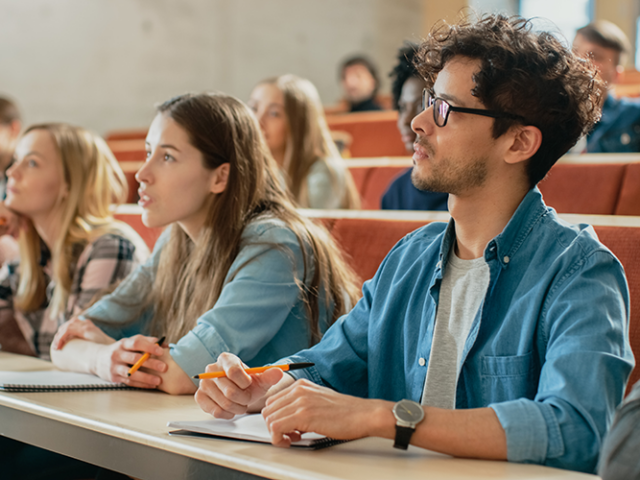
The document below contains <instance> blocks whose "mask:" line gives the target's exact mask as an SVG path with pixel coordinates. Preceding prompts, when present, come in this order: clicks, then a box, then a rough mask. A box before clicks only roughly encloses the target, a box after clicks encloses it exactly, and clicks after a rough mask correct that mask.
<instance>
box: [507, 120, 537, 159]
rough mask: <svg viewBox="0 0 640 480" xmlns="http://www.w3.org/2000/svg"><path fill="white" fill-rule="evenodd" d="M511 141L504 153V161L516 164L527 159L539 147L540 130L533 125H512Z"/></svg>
mask: <svg viewBox="0 0 640 480" xmlns="http://www.w3.org/2000/svg"><path fill="white" fill-rule="evenodd" d="M511 138H512V142H511V145H510V146H509V149H508V150H507V153H506V155H505V162H507V163H510V164H516V163H520V162H525V161H527V160H529V159H530V158H531V157H533V155H534V154H535V153H536V152H537V151H538V149H539V148H540V144H541V143H542V132H541V131H540V129H539V128H538V127H534V126H533V125H526V126H517V127H514V130H513V133H512V135H511Z"/></svg>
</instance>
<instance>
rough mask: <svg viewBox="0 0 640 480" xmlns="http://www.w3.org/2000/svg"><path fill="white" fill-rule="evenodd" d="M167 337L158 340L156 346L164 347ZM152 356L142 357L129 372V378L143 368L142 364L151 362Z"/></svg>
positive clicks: (148, 354) (145, 355)
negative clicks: (163, 343)
mask: <svg viewBox="0 0 640 480" xmlns="http://www.w3.org/2000/svg"><path fill="white" fill-rule="evenodd" d="M164 339H165V337H162V338H161V339H160V340H158V341H157V342H156V345H160V346H162V342H164ZM150 356H151V354H150V353H148V352H147V353H145V354H144V355H142V356H141V357H140V360H138V361H137V362H136V363H134V364H133V365H132V366H131V368H130V369H129V371H128V372H127V377H130V376H131V375H133V374H134V373H136V372H137V371H138V369H139V368H140V367H141V366H142V364H143V363H144V362H146V361H147V360H149V357H150Z"/></svg>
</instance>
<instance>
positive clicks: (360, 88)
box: [340, 55, 382, 112]
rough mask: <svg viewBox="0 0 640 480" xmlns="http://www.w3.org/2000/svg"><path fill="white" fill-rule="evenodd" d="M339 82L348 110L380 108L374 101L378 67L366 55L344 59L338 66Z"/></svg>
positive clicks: (362, 110)
mask: <svg viewBox="0 0 640 480" xmlns="http://www.w3.org/2000/svg"><path fill="white" fill-rule="evenodd" d="M340 82H341V85H342V91H343V94H344V100H345V102H346V103H347V107H348V111H349V112H367V111H373V110H382V106H381V105H380V104H379V103H378V102H377V101H376V95H377V93H378V88H379V87H380V80H379V79H378V69H377V68H376V66H375V65H374V64H373V62H372V61H371V60H369V59H368V58H367V57H364V56H361V55H358V56H354V57H350V58H348V59H347V60H345V61H344V62H343V63H342V65H341V67H340Z"/></svg>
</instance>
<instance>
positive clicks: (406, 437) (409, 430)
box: [393, 425, 416, 450]
mask: <svg viewBox="0 0 640 480" xmlns="http://www.w3.org/2000/svg"><path fill="white" fill-rule="evenodd" d="M415 430H416V429H415V427H401V426H400V425H396V439H395V442H394V443H393V448H399V449H401V450H406V449H407V447H408V446H409V441H410V440H411V435H413V432H415Z"/></svg>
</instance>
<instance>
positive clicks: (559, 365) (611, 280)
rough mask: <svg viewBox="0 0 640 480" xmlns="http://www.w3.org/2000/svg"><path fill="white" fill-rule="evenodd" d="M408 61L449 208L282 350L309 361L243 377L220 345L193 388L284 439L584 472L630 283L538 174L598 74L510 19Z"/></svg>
mask: <svg viewBox="0 0 640 480" xmlns="http://www.w3.org/2000/svg"><path fill="white" fill-rule="evenodd" d="M419 58H420V59H421V60H420V64H419V65H418V66H419V70H420V72H421V74H422V76H423V77H424V78H425V80H426V85H427V90H428V92H431V95H432V97H431V99H427V100H428V101H427V102H426V104H427V105H426V106H427V108H426V110H424V111H423V112H421V113H420V114H419V115H417V116H416V117H415V118H414V120H413V129H414V131H415V132H416V134H417V139H416V142H415V154H414V156H413V159H414V163H415V167H414V169H413V174H412V178H413V181H414V183H415V185H416V186H418V187H419V188H425V189H429V190H431V191H441V192H448V193H449V194H450V200H449V208H450V212H451V216H452V220H451V221H450V222H449V224H448V225H447V224H439V223H432V224H429V225H427V226H425V227H424V228H421V229H419V230H417V231H415V232H413V233H411V234H410V235H408V236H407V237H405V238H404V239H402V240H401V241H400V242H399V243H398V244H397V245H396V246H395V247H394V248H393V250H392V251H391V252H390V253H389V254H388V255H387V257H386V258H385V260H384V261H383V262H382V264H381V265H380V268H379V269H378V272H377V273H376V275H375V277H374V278H373V279H372V280H370V281H368V282H367V283H365V285H364V287H363V298H362V299H361V300H360V301H359V302H358V304H357V305H356V306H355V307H354V309H353V310H352V311H351V312H350V313H349V314H347V315H345V316H343V317H342V318H341V319H339V320H338V321H337V322H336V324H335V325H334V326H332V327H331V328H330V329H329V330H328V331H327V333H326V334H325V336H324V338H323V339H322V341H321V342H319V343H318V344H317V345H316V346H314V347H312V348H310V349H307V350H304V351H302V352H299V353H298V354H296V355H292V356H291V357H288V358H287V359H285V360H284V361H286V362H312V363H314V364H315V366H313V367H311V368H308V369H305V370H296V371H295V372H292V375H288V374H285V375H283V373H282V372H281V371H280V370H269V371H267V372H265V373H263V374H261V375H254V376H249V375H247V374H246V373H244V372H243V371H242V369H241V366H242V364H241V362H240V360H239V359H238V358H236V357H233V356H231V355H227V354H223V355H221V356H220V358H219V359H218V362H217V363H216V364H213V365H210V366H209V367H208V370H210V371H213V370H220V369H222V370H225V371H226V372H227V378H225V379H218V380H205V381H201V383H200V388H199V390H198V392H197V394H196V400H197V401H198V403H199V404H200V406H201V407H202V409H203V410H205V411H207V412H210V413H211V414H213V415H214V416H216V417H221V418H231V417H233V415H235V414H240V413H244V412H245V411H247V409H250V410H256V409H260V408H262V407H263V406H264V408H263V409H262V414H263V415H264V417H265V419H266V421H267V424H268V425H269V428H270V430H271V433H272V441H273V443H274V444H276V445H281V446H287V445H289V442H290V441H291V440H295V439H296V438H297V437H298V436H299V432H306V431H314V432H317V433H321V434H324V435H328V436H331V437H336V438H340V439H354V438H360V437H365V436H379V437H385V438H389V439H395V446H397V447H399V448H406V447H407V444H408V443H411V444H413V445H416V446H419V447H423V448H426V449H430V450H435V451H438V452H443V453H447V454H451V455H455V456H462V457H475V458H490V459H507V460H509V461H515V462H531V463H540V464H546V465H550V466H555V467H560V468H567V469H575V470H583V471H588V472H593V471H595V468H596V462H597V458H598V451H599V449H600V441H601V439H602V437H603V436H604V434H605V430H606V428H607V425H608V424H609V422H610V420H611V416H612V414H613V411H614V409H615V407H616V405H617V404H618V403H619V402H620V400H621V399H622V395H623V392H624V388H625V385H626V382H627V378H628V376H629V373H630V372H631V369H632V367H633V355H632V353H631V349H630V346H629V341H628V337H627V321H628V316H629V294H628V289H627V285H626V280H625V277H624V272H623V269H622V266H621V265H620V263H619V262H618V260H617V259H616V258H615V257H614V256H613V255H612V254H611V252H610V251H609V250H607V249H606V248H605V247H604V246H603V245H602V244H601V243H600V242H599V241H598V239H597V237H596V235H595V233H594V231H593V229H592V228H591V227H589V226H587V225H569V224H566V223H565V222H563V221H562V220H560V219H559V218H558V217H557V215H556V214H555V212H554V211H553V210H551V209H549V208H547V207H546V206H545V205H544V202H543V201H542V197H541V195H540V192H539V190H538V189H537V188H536V187H535V185H536V184H537V183H538V182H539V181H540V180H541V179H542V178H543V177H544V176H545V175H546V173H547V171H548V170H549V169H550V168H551V166H552V165H553V164H554V163H555V162H556V160H557V159H558V158H560V156H562V155H563V154H564V153H565V152H566V151H567V150H568V149H569V148H570V147H571V146H572V145H573V144H574V143H575V141H576V140H577V139H578V138H579V137H580V135H581V134H583V132H585V131H586V130H588V129H589V127H590V126H591V125H592V124H593V122H594V121H595V120H596V119H597V118H598V115H599V105H600V101H599V98H600V96H601V95H602V94H603V86H602V83H601V82H600V80H598V78H597V77H596V75H595V69H594V67H593V66H592V65H591V64H590V63H588V62H586V61H584V60H581V59H579V58H578V57H576V56H574V55H573V54H572V53H571V52H570V51H568V50H567V49H566V48H565V47H564V46H563V45H562V44H561V43H560V42H558V41H557V40H556V39H555V38H554V37H553V36H551V35H548V34H546V33H540V34H537V33H533V32H531V30H530V25H529V24H528V23H527V22H525V21H524V20H522V19H518V18H511V19H509V18H505V17H503V16H489V17H485V18H484V19H482V20H481V21H478V22H476V23H463V24H460V25H455V26H448V25H441V26H440V27H439V28H437V29H436V30H434V31H433V32H432V33H431V35H430V36H429V38H428V39H427V41H426V42H425V43H424V44H423V45H422V48H421V51H420V54H419ZM246 360H249V359H246ZM295 379H298V381H295ZM265 404H266V406H265Z"/></svg>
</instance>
